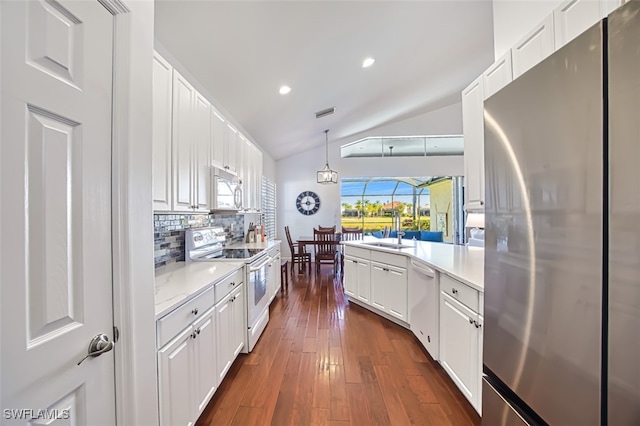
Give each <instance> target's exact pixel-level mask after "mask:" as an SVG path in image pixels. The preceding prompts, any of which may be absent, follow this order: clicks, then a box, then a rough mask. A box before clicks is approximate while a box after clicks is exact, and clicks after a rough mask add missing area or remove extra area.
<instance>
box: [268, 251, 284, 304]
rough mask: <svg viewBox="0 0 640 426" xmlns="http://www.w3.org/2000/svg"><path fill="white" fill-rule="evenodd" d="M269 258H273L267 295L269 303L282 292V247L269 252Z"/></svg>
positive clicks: (270, 263) (270, 265)
mask: <svg viewBox="0 0 640 426" xmlns="http://www.w3.org/2000/svg"><path fill="white" fill-rule="evenodd" d="M268 256H270V257H271V262H269V272H268V273H267V295H268V297H269V302H271V301H273V299H275V297H276V295H277V294H278V291H279V290H280V280H281V276H280V265H281V263H282V258H281V256H280V247H274V248H272V249H271V250H269V253H268Z"/></svg>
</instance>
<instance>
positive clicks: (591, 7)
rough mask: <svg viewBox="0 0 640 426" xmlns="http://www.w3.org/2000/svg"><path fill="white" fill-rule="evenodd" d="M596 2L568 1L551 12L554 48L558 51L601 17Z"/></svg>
mask: <svg viewBox="0 0 640 426" xmlns="http://www.w3.org/2000/svg"><path fill="white" fill-rule="evenodd" d="M602 7H603V5H601V4H600V3H599V2H597V1H585V0H568V1H565V2H563V3H562V4H561V5H560V6H559V7H558V8H556V10H554V11H553V20H554V22H555V46H556V49H560V48H561V47H562V46H564V45H565V44H567V43H568V42H569V41H570V40H572V39H574V38H575V37H576V36H577V35H578V34H580V33H581V32H583V31H585V30H586V29H587V28H589V27H590V26H591V25H593V24H594V23H595V22H597V21H598V19H600V16H602V15H603V12H602V10H601V9H602Z"/></svg>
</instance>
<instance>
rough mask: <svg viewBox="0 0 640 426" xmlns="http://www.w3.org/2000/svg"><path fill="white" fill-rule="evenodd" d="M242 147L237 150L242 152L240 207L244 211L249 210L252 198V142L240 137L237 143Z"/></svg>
mask: <svg viewBox="0 0 640 426" xmlns="http://www.w3.org/2000/svg"><path fill="white" fill-rule="evenodd" d="M238 146H239V147H242V149H241V150H240V151H239V152H241V153H242V169H241V177H242V208H243V210H245V211H250V210H251V204H252V200H253V198H252V197H253V193H252V191H253V190H254V188H253V173H254V170H253V148H252V146H253V144H252V143H251V142H250V141H249V140H248V139H247V138H240V143H239V144H238Z"/></svg>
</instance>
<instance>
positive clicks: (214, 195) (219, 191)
mask: <svg viewBox="0 0 640 426" xmlns="http://www.w3.org/2000/svg"><path fill="white" fill-rule="evenodd" d="M241 209H242V186H241V185H240V180H239V179H238V177H237V176H235V175H233V174H231V173H229V172H228V171H226V170H224V169H221V168H218V167H211V211H226V212H230V211H232V212H234V211H235V212H237V211H238V210H241Z"/></svg>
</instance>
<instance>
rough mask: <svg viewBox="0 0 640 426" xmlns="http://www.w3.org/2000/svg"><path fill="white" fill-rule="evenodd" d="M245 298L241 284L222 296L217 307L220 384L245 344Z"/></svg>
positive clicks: (217, 371)
mask: <svg viewBox="0 0 640 426" xmlns="http://www.w3.org/2000/svg"><path fill="white" fill-rule="evenodd" d="M244 297H245V296H244V288H243V284H240V285H238V286H237V287H236V288H235V290H233V291H231V292H230V293H228V294H226V295H225V296H222V297H221V298H220V301H219V302H218V303H217V304H216V307H215V312H216V325H217V328H218V333H217V337H218V341H217V346H216V347H217V351H216V355H217V358H218V359H217V370H216V374H217V377H218V380H219V381H220V382H221V381H222V379H224V376H225V375H226V374H227V372H228V371H229V368H231V364H233V361H234V360H235V359H236V356H237V355H238V354H239V353H240V351H241V350H242V348H243V347H244V344H245V339H246V326H245V319H244V317H245V312H244V310H245V308H244Z"/></svg>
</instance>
